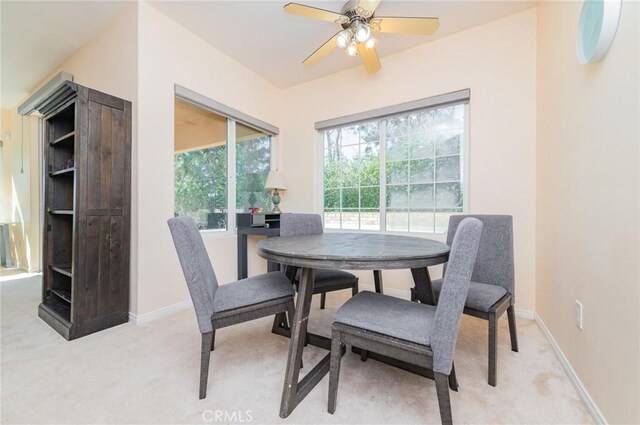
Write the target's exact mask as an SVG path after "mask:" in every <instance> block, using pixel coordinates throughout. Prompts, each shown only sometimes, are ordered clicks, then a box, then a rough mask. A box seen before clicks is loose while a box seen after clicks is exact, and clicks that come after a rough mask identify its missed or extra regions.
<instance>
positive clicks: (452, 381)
mask: <svg viewBox="0 0 640 425" xmlns="http://www.w3.org/2000/svg"><path fill="white" fill-rule="evenodd" d="M449 388H451V389H452V390H453V391H456V392H457V391H458V378H456V367H455V366H454V365H453V363H451V372H450V373H449Z"/></svg>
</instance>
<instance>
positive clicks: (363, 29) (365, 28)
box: [355, 23, 371, 43]
mask: <svg viewBox="0 0 640 425" xmlns="http://www.w3.org/2000/svg"><path fill="white" fill-rule="evenodd" d="M370 36H371V28H369V25H367V24H365V23H359V24H358V25H357V26H356V33H355V37H356V40H357V41H358V43H364V42H366V41H367V40H368V39H369V37H370Z"/></svg>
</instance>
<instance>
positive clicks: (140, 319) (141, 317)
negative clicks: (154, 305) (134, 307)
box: [129, 299, 193, 325]
mask: <svg viewBox="0 0 640 425" xmlns="http://www.w3.org/2000/svg"><path fill="white" fill-rule="evenodd" d="M192 305H193V303H192V301H191V300H190V299H189V300H185V301H182V302H179V303H177V304H171V305H168V306H166V307H162V308H159V309H157V310H153V311H150V312H149V313H144V314H133V313H131V312H129V321H130V322H131V323H133V324H136V325H143V324H145V323H149V322H151V321H153V320H157V319H160V318H162V317H166V316H169V315H171V314H173V313H177V312H178V311H182V310H185V309H187V308H189V307H191V306H192Z"/></svg>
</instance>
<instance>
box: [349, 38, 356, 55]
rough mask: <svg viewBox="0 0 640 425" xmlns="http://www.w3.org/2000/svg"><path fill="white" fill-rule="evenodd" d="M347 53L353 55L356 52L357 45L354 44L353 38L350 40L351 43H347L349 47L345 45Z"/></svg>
mask: <svg viewBox="0 0 640 425" xmlns="http://www.w3.org/2000/svg"><path fill="white" fill-rule="evenodd" d="M347 54H348V55H349V56H355V55H357V54H358V46H356V42H355V40H352V41H351V44H349V47H347Z"/></svg>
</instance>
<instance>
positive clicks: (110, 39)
mask: <svg viewBox="0 0 640 425" xmlns="http://www.w3.org/2000/svg"><path fill="white" fill-rule="evenodd" d="M136 34H137V13H136V7H135V5H132V6H131V7H130V8H129V9H127V11H125V12H124V13H122V14H121V15H120V16H118V17H116V18H115V19H114V20H113V21H112V22H111V23H109V25H108V26H107V27H106V28H105V29H104V30H103V31H101V32H100V33H99V34H98V35H97V36H96V37H95V38H94V39H92V40H91V41H89V42H88V43H87V44H86V45H84V46H83V47H82V48H81V49H79V50H78V51H77V52H76V53H74V54H73V55H72V56H71V57H70V58H68V59H67V60H66V61H65V62H64V63H62V64H61V65H60V66H59V67H57V68H56V69H55V70H53V71H52V72H51V74H50V75H48V76H47V77H46V78H44V79H43V80H42V82H41V83H40V84H38V85H37V86H36V87H34V88H33V90H32V92H35V91H36V90H37V89H38V88H39V87H40V86H41V85H42V84H44V83H46V82H47V81H48V80H49V79H50V78H51V77H53V76H54V75H55V74H57V73H58V72H60V71H66V72H68V73H71V74H73V76H74V81H75V82H76V83H79V84H82V85H85V86H88V87H91V88H93V89H96V90H100V91H103V92H106V93H109V94H112V95H115V96H119V97H122V98H124V99H127V100H130V101H132V102H133V105H134V108H133V140H132V142H133V150H134V157H135V147H136V145H137V139H136V135H137V130H136V123H137V118H136V107H135V106H136V97H137V78H138V73H137V55H138V50H137V44H136V42H135V40H137V35H136ZM16 106H17V105H16ZM3 118H4V119H3V123H2V134H4V133H5V132H7V131H11V133H12V140H11V141H10V142H8V143H6V144H5V148H6V149H5V150H4V155H3V164H2V166H3V169H2V172H3V174H4V178H3V181H4V185H5V190H3V197H5V198H7V199H6V200H5V199H3V203H4V202H6V201H8V202H9V205H8V206H7V207H6V208H5V209H6V210H8V212H10V216H11V217H22V223H23V224H21V225H19V226H14V232H13V235H14V238H15V240H16V242H17V244H16V246H15V249H16V251H17V256H18V258H20V259H21V265H23V264H28V267H29V268H30V269H32V270H34V269H39V268H40V266H41V264H40V239H41V236H40V228H39V214H40V211H41V210H40V205H39V203H40V200H39V191H38V190H39V184H40V176H39V162H38V138H37V131H38V130H37V119H36V118H25V136H27V137H25V173H24V174H21V173H20V148H19V141H20V120H19V116H18V115H17V113H16V109H15V108H14V109H12V110H5V111H3ZM28 119H29V120H31V122H32V123H33V124H32V125H31V126H27V120H28ZM135 181H136V179H135V168H134V176H133V184H134V186H135ZM134 203H135V196H134ZM29 211H31V213H30V214H29ZM132 211H133V213H134V214H135V207H134V208H133V209H132ZM0 218H1V217H0ZM20 238H23V239H20ZM132 253H133V256H134V257H135V250H134V251H132ZM25 262H26V263H25ZM132 270H135V265H134V262H133V261H132ZM132 288H133V289H132V305H134V304H135V302H136V301H135V295H136V293H137V291H136V290H135V288H136V281H135V275H132Z"/></svg>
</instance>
